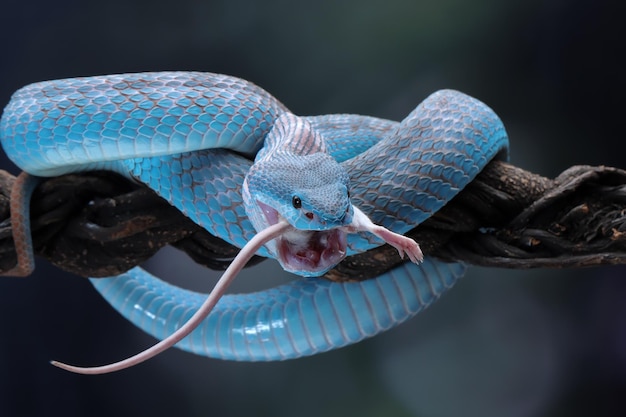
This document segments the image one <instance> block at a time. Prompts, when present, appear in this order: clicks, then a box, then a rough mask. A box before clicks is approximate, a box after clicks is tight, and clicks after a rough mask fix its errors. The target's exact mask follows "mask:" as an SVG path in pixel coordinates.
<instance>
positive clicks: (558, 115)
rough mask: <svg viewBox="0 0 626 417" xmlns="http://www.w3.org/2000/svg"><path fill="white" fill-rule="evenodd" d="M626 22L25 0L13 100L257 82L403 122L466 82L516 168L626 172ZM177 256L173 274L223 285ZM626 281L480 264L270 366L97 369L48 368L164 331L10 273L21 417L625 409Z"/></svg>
mask: <svg viewBox="0 0 626 417" xmlns="http://www.w3.org/2000/svg"><path fill="white" fill-rule="evenodd" d="M623 18H624V8H623V6H621V5H620V4H619V2H615V1H608V0H599V1H595V0H574V1H558V0H550V1H537V0H530V1H528V0H526V1H517V0H516V1H497V0H482V1H473V2H468V1H462V0H439V1H437V2H432V1H423V0H421V1H401V0H387V1H382V2H376V1H368V0H361V1H335V2H333V1H328V0H321V1H317V2H313V1H309V2H300V1H284V0H283V1H264V2H261V1H254V0H229V1H226V0H221V1H210V0H205V1H195V0H178V1H171V2H170V1H160V0H150V1H148V0H125V1H122V0H109V1H107V2H104V1H103V2H93V1H80V0H57V1H53V2H52V1H43V0H4V2H3V6H2V11H1V12H0V35H1V36H2V40H3V42H2V43H3V48H2V53H1V55H0V56H1V57H2V58H1V63H0V106H4V105H5V104H6V103H7V102H8V100H9V97H10V95H11V94H12V92H13V91H15V90H16V89H18V88H19V87H21V86H23V85H25V84H28V83H31V82H35V81H41V80H47V79H54V78H66V77H74V76H85V75H95V74H108V73H122V72H137V71H157V70H199V71H210V72H220V73H226V74H231V75H235V76H239V77H242V78H246V79H248V80H250V81H253V82H255V83H256V84H259V85H260V86H262V87H263V88H265V89H266V90H268V91H269V92H271V93H272V94H274V95H275V96H276V97H277V98H279V99H280V100H281V101H282V102H283V103H285V104H286V105H287V106H288V107H289V108H290V109H291V110H292V111H293V112H295V113H297V114H324V113H362V114H368V115H373V116H378V117H385V118H390V119H395V120H399V119H402V118H403V117H404V116H405V115H406V114H408V113H409V112H410V111H411V110H412V109H413V108H414V107H415V106H416V105H417V104H418V103H419V102H420V101H421V100H422V99H423V98H424V97H425V96H427V95H428V94H430V93H431V92H433V91H435V90H437V89H440V88H455V89H458V90H461V91H464V92H466V93H468V94H470V95H473V96H475V97H477V98H479V99H481V100H482V101H484V102H486V103H487V104H488V105H489V106H491V107H492V108H493V109H494V110H495V111H496V112H497V113H498V114H499V116H500V117H501V118H502V120H503V121H504V124H505V126H506V127H507V130H508V132H509V136H510V139H511V161H512V162H513V163H514V164H516V165H519V166H521V167H524V168H526V169H528V170H531V171H535V172H537V173H540V174H543V175H546V176H554V175H557V174H558V173H559V172H561V171H562V170H564V169H566V168H567V167H569V166H571V165H575V164H591V165H599V164H605V165H612V166H617V167H622V168H623V167H624V165H625V164H624V162H625V157H624V151H625V148H626V145H625V141H624V133H623V130H622V125H623V121H624V111H625V110H626V108H625V107H626V106H625V105H624V101H623V98H622V96H623V95H624V94H625V93H626V85H625V82H624V77H623V74H622V72H623V69H622V64H621V62H622V60H623V58H624V52H625V50H624V40H625V39H626V37H625V36H624V35H625V31H624V29H622V26H623ZM0 166H2V167H3V168H5V169H8V170H10V171H12V172H17V171H16V168H15V167H14V166H13V165H11V164H10V162H8V161H7V160H6V158H4V156H2V157H0ZM163 255H164V256H160V257H159V259H157V260H155V261H154V262H152V263H151V268H152V270H153V271H156V272H157V273H159V274H164V275H167V274H168V271H167V270H168V269H169V270H170V272H169V274H170V275H176V276H177V277H184V278H186V279H187V280H186V282H187V284H188V286H189V287H194V286H196V287H203V288H208V287H210V284H211V283H212V282H213V281H210V280H208V278H207V277H208V276H209V274H208V273H206V272H204V271H199V269H198V268H197V267H194V266H189V264H188V263H186V262H185V260H184V259H181V257H180V256H178V255H177V254H175V253H172V251H168V253H167V254H163ZM165 255H167V259H166V258H165ZM266 268H270V269H271V268H274V269H273V270H275V267H272V266H269V267H266ZM263 271H266V272H263V273H259V272H258V271H257V272H256V273H254V274H252V275H254V276H255V278H256V280H257V281H260V280H262V277H259V275H264V274H269V273H270V272H267V269H265V270H263ZM624 275H626V268H624V267H606V268H594V269H585V270H577V271H574V270H531V271H508V270H502V269H492V270H489V269H483V268H471V270H470V272H469V274H468V275H467V277H466V278H465V279H463V280H462V281H461V282H460V283H459V284H457V286H456V287H455V288H454V289H453V290H452V291H451V292H450V293H448V294H447V295H445V296H444V297H443V298H442V299H441V300H440V301H439V302H438V303H436V304H435V305H434V306H433V307H431V308H430V309H429V310H427V311H426V312H424V313H422V314H420V315H419V316H418V317H416V318H415V319H413V320H411V321H410V322H409V323H407V324H404V325H402V326H400V327H399V328H397V329H394V330H392V331H389V332H388V333H386V334H384V335H381V336H378V337H375V338H374V339H372V340H368V341H366V342H363V343H361V344H358V345H356V346H352V347H348V348H344V349H341V350H338V351H335V352H330V353H326V354H322V355H318V356H315V357H311V358H304V359H299V360H294V361H288V362H283V363H260V364H259V363H253V364H250V363H232V362H222V361H218V360H213V359H207V358H203V357H196V356H193V355H191V354H188V353H185V352H181V351H178V350H171V351H168V352H166V353H165V354H162V355H161V356H159V357H158V358H156V359H154V360H152V361H150V362H148V363H146V364H143V365H140V366H138V367H136V368H133V369H131V370H128V371H124V372H121V373H117V374H112V375H105V376H98V377H85V376H78V375H72V374H68V373H65V372H63V371H61V370H58V369H56V368H53V367H52V366H50V365H49V364H48V361H49V360H50V359H59V360H64V361H69V362H71V363H77V364H93V365H95V364H99V363H106V362H110V361H114V360H117V359H121V358H123V357H126V356H128V355H130V354H132V353H135V352H137V351H138V350H140V349H143V348H144V347H146V346H148V345H150V344H152V343H153V340H152V339H151V338H150V337H148V336H146V335H144V334H143V333H141V332H140V331H139V330H137V329H135V328H134V327H133V326H132V325H130V324H128V323H126V322H125V321H124V320H123V319H122V318H121V317H119V316H118V315H117V313H115V312H114V311H113V310H112V309H110V308H109V306H108V305H106V304H105V302H104V301H102V300H101V299H100V297H99V296H98V294H97V293H96V292H95V291H94V290H93V289H92V288H91V286H90V284H89V283H88V282H87V281H86V280H83V279H81V278H78V277H75V276H71V275H68V274H63V273H61V272H60V271H58V270H56V269H55V268H53V267H51V266H49V265H47V264H45V263H44V262H40V263H39V264H38V269H37V271H36V273H35V275H34V276H32V277H30V278H27V279H12V278H2V279H0V332H1V334H2V335H1V336H0V337H1V339H0V416H7V417H9V416H48V415H50V416H64V417H73V416H134V415H142V416H143V415H152V416H170V415H175V416H208V415H211V416H243V415H249V416H273V417H279V416H302V417H306V416H328V417H330V416H346V415H349V416H353V415H354V416H360V417H369V416H385V417H394V416H398V417H404V416H420V417H422V416H423V417H447V416H481V417H490V416H519V417H526V416H591V415H593V416H610V415H624V414H623V413H624V412H625V410H626V303H624V300H625V299H626V280H625V279H624V278H625V277H624ZM246 279H248V280H249V279H250V278H249V277H248V278H242V279H241V280H240V281H244V282H243V283H242V282H240V283H238V284H239V285H240V287H239V288H243V287H244V286H245V285H246V283H245V281H246ZM200 281H203V282H200ZM255 285H257V286H262V285H263V284H258V283H255ZM266 285H267V284H266Z"/></svg>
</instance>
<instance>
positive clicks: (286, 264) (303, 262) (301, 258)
mask: <svg viewBox="0 0 626 417" xmlns="http://www.w3.org/2000/svg"><path fill="white" fill-rule="evenodd" d="M257 203H258V204H259V207H261V209H262V211H263V214H264V215H265V219H266V220H267V222H268V223H269V225H273V224H275V223H277V222H278V221H279V220H280V218H281V216H280V214H279V213H278V211H276V210H275V209H273V208H272V207H270V206H268V205H267V204H263V203H261V202H257ZM346 236H347V233H346V231H345V230H343V228H334V229H328V230H301V229H295V228H292V229H290V230H288V231H286V232H285V233H283V234H282V235H281V236H279V237H277V238H276V239H275V244H276V251H275V252H276V257H277V259H278V261H279V262H280V264H281V266H282V267H283V269H285V270H286V271H289V272H293V273H296V274H299V275H307V276H315V275H321V274H323V273H324V272H326V271H328V270H329V269H331V268H332V267H334V266H335V265H337V264H338V263H339V262H341V261H342V260H343V258H345V257H346V252H347V249H346V248H347V238H346Z"/></svg>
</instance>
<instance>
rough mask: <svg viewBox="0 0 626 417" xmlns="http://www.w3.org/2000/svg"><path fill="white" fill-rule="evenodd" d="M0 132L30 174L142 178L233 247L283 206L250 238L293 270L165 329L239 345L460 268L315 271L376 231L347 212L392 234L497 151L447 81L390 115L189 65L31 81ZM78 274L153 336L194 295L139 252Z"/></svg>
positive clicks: (378, 323) (278, 338)
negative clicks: (309, 105) (311, 107)
mask: <svg viewBox="0 0 626 417" xmlns="http://www.w3.org/2000/svg"><path fill="white" fill-rule="evenodd" d="M293 137H297V138H299V140H297V141H296V140H293V139H290V138H293ZM0 141H1V143H2V146H3V148H4V150H5V152H6V153H7V155H8V156H9V158H10V159H11V160H12V161H13V162H14V163H15V164H16V165H18V166H19V167H20V168H21V169H22V170H24V171H26V172H28V173H30V174H32V175H34V176H42V177H48V176H56V175H62V174H66V173H70V172H78V171H85V170H102V169H106V170H112V171H115V172H118V173H120V174H122V175H124V176H126V177H128V178H131V179H133V180H135V181H139V182H142V183H144V184H146V185H147V186H149V187H150V188H152V189H153V190H154V191H156V192H157V193H158V194H159V195H160V196H161V197H163V198H164V199H166V200H167V201H169V202H170V203H171V204H172V205H174V206H175V207H177V208H178V209H179V210H181V211H182V212H183V213H184V214H185V215H187V216H188V217H189V218H191V219H192V220H193V221H195V222H196V223H198V224H199V225H201V226H202V227H204V228H205V229H206V230H208V231H209V232H210V233H212V234H214V235H216V236H218V237H220V238H222V239H224V240H225V241H227V242H229V243H232V244H234V245H236V246H239V247H242V246H244V245H245V244H246V242H248V241H249V240H250V239H251V238H252V237H253V236H254V235H255V233H256V232H257V230H258V229H259V228H263V227H265V226H267V224H269V223H272V222H276V219H277V218H281V219H285V220H287V221H288V222H289V223H290V224H291V225H292V226H293V229H292V232H290V233H291V234H290V235H288V236H286V237H284V239H283V240H280V239H276V240H274V241H272V243H271V244H267V245H266V246H265V247H263V248H261V249H260V250H259V254H260V255H263V256H267V257H272V258H276V259H278V261H279V262H280V263H281V266H282V267H283V268H284V269H286V270H288V271H292V272H294V273H296V274H298V275H302V276H303V277H301V278H298V279H294V280H293V281H291V282H290V283H288V284H285V285H281V286H278V287H275V288H272V289H268V290H265V291H261V292H257V293H251V294H238V295H225V296H224V297H222V299H221V300H220V301H219V302H218V303H217V305H216V306H215V309H214V310H213V312H212V313H211V314H210V315H209V316H208V317H207V318H206V319H205V320H204V321H203V322H202V324H201V325H200V326H199V327H198V328H197V329H196V330H194V331H193V332H192V333H191V334H190V335H189V336H188V337H186V338H184V339H183V340H182V341H180V342H179V343H178V344H177V347H179V348H182V349H185V350H188V351H191V352H194V353H197V354H202V355H206V356H210V357H216V358H223V359H231V360H240V361H259V360H261V361H267V360H282V359H289V358H296V357H301V356H305V355H312V354H315V353H319V352H323V351H327V350H331V349H334V348H337V347H341V346H346V345H348V344H351V343H355V342H357V341H360V340H362V339H364V338H366V337H370V336H373V335H375V334H377V333H379V332H382V331H384V330H387V329H389V328H391V327H393V326H395V325H397V324H399V323H401V322H403V321H405V320H406V319H408V318H410V317H412V316H414V315H415V314H417V313H418V312H419V311H421V310H423V309H424V308H426V307H427V306H429V305H430V304H431V303H432V302H433V301H435V300H436V299H437V298H438V297H439V296H440V295H441V294H442V293H443V292H445V291H446V290H447V289H448V288H450V287H451V286H452V285H453V284H454V283H455V282H456V280H457V279H459V278H460V277H461V276H462V275H463V274H464V272H465V266H464V265H463V264H460V263H444V262H441V261H439V260H436V259H431V258H428V257H427V258H426V259H424V260H423V262H422V263H420V264H416V263H405V264H402V265H401V266H398V267H396V268H395V269H393V270H391V271H389V272H387V273H385V274H383V275H381V276H379V277H377V278H375V279H371V280H366V281H363V282H349V283H337V282H331V281H328V280H325V279H322V278H318V277H317V276H319V275H321V274H323V273H325V272H326V271H328V269H330V268H332V267H333V266H334V265H335V264H336V263H337V262H339V261H340V260H341V259H343V257H344V256H350V255H352V254H355V253H359V252H363V251H366V250H368V249H371V248H374V247H376V246H379V245H380V244H382V243H383V240H381V238H380V237H381V236H380V235H378V236H377V235H375V234H372V233H367V232H366V230H370V229H367V228H366V229H363V228H358V227H357V228H354V227H353V228H352V229H350V227H351V226H350V225H353V224H355V223H354V222H356V220H355V219H359V218H360V219H363V218H365V219H371V221H372V222H374V223H376V224H377V225H381V226H382V227H384V228H385V229H389V230H391V231H393V232H395V233H397V234H404V233H406V232H408V231H409V230H411V229H412V228H414V227H415V226H417V225H419V224H420V223H421V222H423V221H424V220H425V219H427V218H428V217H430V216H431V215H432V214H433V213H435V212H436V211H437V210H439V209H440V208H441V207H442V206H443V205H445V204H446V203H447V202H448V201H450V199H451V198H453V197H454V196H455V195H456V194H457V193H458V192H459V191H460V190H462V189H463V188H464V187H465V186H466V185H467V184H468V183H469V182H470V181H472V179H473V178H475V176H476V175H477V174H478V173H479V172H480V171H481V170H482V169H483V168H484V166H485V165H486V164H487V163H488V162H489V161H490V160H492V159H494V158H506V154H507V151H508V138H507V134H506V131H505V129H504V126H503V124H502V122H501V121H500V119H499V118H498V116H497V115H496V114H495V113H494V112H493V111H492V110H491V109H490V108H489V107H487V106H486V105H485V104H483V103H482V102H480V101H478V100H476V99H474V98H472V97H469V96H467V95H465V94H463V93H460V92H458V91H452V90H442V91H438V92H436V93H434V94H432V95H431V96H429V97H428V98H427V99H426V100H424V101H423V102H422V103H421V104H420V105H419V106H418V107H417V108H416V109H415V110H414V111H412V112H411V113H410V114H409V115H408V116H407V117H406V118H405V119H404V120H403V121H402V122H399V123H398V122H392V121H388V120H383V119H378V118H374V117H367V116H359V115H327V116H312V117H299V116H295V115H293V114H292V113H291V112H289V110H288V109H287V108H286V107H285V106H284V105H283V104H282V103H280V102H279V101H278V100H277V99H275V98H274V97H273V96H272V95H270V94H269V93H267V92H266V91H264V90H263V89H261V88H260V87H258V86H256V85H254V84H252V83H250V82H248V81H245V80H242V79H239V78H235V77H231V76H226V75H219V74H211V73H196V72H160V73H138V74H121V75H107V76H97V77H86V78H71V79H64V80H56V81H47V82H41V83H36V84H31V85H29V86H26V87H24V88H22V89H20V90H18V91H17V92H16V93H15V94H14V95H13V97H12V98H11V101H10V102H9V103H8V105H7V106H6V108H5V109H4V112H3V115H2V118H1V119H0ZM255 157H256V160H255V162H254V163H253V162H252V159H253V158H255ZM344 232H345V233H344ZM383 238H384V236H383ZM407 253H408V252H407ZM413 260H415V259H413ZM91 281H92V283H93V285H94V287H95V288H96V289H97V290H98V291H99V292H100V293H101V294H102V296H103V297H104V298H105V299H107V301H108V302H109V303H110V304H111V305H112V306H113V307H114V308H115V309H117V310H118V311H119V312H120V313H121V314H122V315H124V316H125V317H126V318H127V319H129V320H130V321H132V322H133V323H134V324H136V325H137V326H138V327H140V328H141V329H143V330H144V331H146V332H147V333H149V334H151V335H153V336H155V337H156V338H159V339H162V338H164V337H167V336H168V335H169V334H171V333H173V332H174V331H175V330H176V329H178V328H179V327H180V326H182V324H183V323H185V322H186V321H187V320H188V318H189V317H190V316H191V315H192V314H193V313H194V312H195V311H196V310H198V308H199V306H200V305H201V304H202V303H203V301H204V299H205V298H206V295H204V294H199V293H195V292H192V291H188V290H185V289H182V288H178V287H175V286H173V285H171V284H168V283H166V282H164V281H162V280H160V279H158V278H157V277H154V276H153V275H151V274H149V273H148V272H146V271H145V270H143V269H141V268H139V267H136V268H133V269H131V270H130V271H128V272H126V273H124V274H121V275H119V276H115V277H111V278H99V279H92V280H91Z"/></svg>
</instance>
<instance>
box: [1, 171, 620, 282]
mask: <svg viewBox="0 0 626 417" xmlns="http://www.w3.org/2000/svg"><path fill="white" fill-rule="evenodd" d="M13 179H14V178H13V177H12V176H11V175H10V174H8V173H6V172H4V171H0V219H1V221H0V271H5V270H8V269H10V268H11V267H12V266H13V265H14V264H15V252H14V250H13V240H12V235H11V227H10V213H9V208H8V203H9V199H8V195H9V190H10V187H11V184H12V181H13ZM31 219H32V233H33V242H34V247H35V253H36V254H37V255H39V256H43V257H45V258H47V259H48V260H50V262H52V263H53V264H55V265H56V266H58V267H59V268H61V269H63V270H66V271H70V272H73V273H76V274H79V275H82V276H92V277H100V276H110V275H115V274H119V273H122V272H124V271H126V270H128V269H130V268H132V267H133V266H135V265H137V264H139V263H141V262H143V261H144V260H146V259H148V258H149V257H150V256H152V255H153V254H154V253H156V251H158V250H159V249H160V248H161V247H163V246H165V245H168V244H170V245H173V246H176V247H178V248H179V249H182V250H184V251H185V252H187V253H188V254H189V255H190V256H191V257H192V258H193V259H194V260H195V261H196V262H198V263H201V264H203V265H206V266H208V267H210V268H212V269H225V268H226V267H227V266H228V264H229V263H230V260H231V259H233V258H234V257H235V255H236V254H237V252H238V249H237V248H236V247H234V246H232V245H230V244H228V243H226V242H224V241H223V240H221V239H219V238H217V237H214V236H212V235H211V234H209V233H208V232H207V231H205V230H204V229H202V228H201V227H199V226H198V225H196V224H195V223H193V222H192V221H191V220H189V219H188V218H186V217H185V216H184V215H182V213H180V212H179V211H178V210H176V209H175V208H173V207H172V206H170V205H169V204H168V203H167V202H166V201H165V200H163V199H161V198H160V197H158V196H157V195H156V194H155V193H154V192H152V191H151V190H149V189H148V188H146V187H143V186H141V185H136V184H133V183H131V182H130V181H127V180H126V179H124V178H122V177H119V176H117V175H115V174H112V173H107V172H88V173H82V174H71V175H65V176H61V177H56V178H50V179H47V180H45V181H44V182H42V184H41V185H40V186H39V187H38V188H37V190H36V191H35V193H34V195H33V199H32V203H31ZM409 235H410V236H411V237H413V238H414V239H415V240H416V241H418V242H419V243H420V245H421V247H422V250H423V251H424V253H425V254H427V255H430V256H435V257H438V258H440V259H443V260H449V261H455V260H459V261H464V262H468V263H470V264H475V265H483V266H494V267H504V268H537V267H583V266H592V265H606V264H621V263H626V171H624V170H621V169H617V168H610V167H602V166H600V167H591V166H575V167H572V168H570V169H568V170H566V171H564V172H563V173H562V174H561V175H559V176H558V177H557V178H555V179H548V178H544V177H541V176H539V175H536V174H533V173H530V172H528V171H524V170H522V169H520V168H517V167H515V166H513V165H510V164H507V163H503V162H498V161H494V162H492V163H490V164H489V165H487V167H486V168H485V169H484V170H483V171H482V172H481V173H480V174H479V175H478V177H477V178H476V179H475V180H474V181H473V182H472V183H470V184H469V185H468V186H467V187H466V188H465V189H464V190H463V191H461V192H460V193H459V195H458V196H457V197H455V198H454V199H453V200H452V201H450V202H449V203H448V204H447V205H446V206H445V207H443V208H442V209H441V210H440V211H439V212H437V213H436V214H435V215H433V216H432V217H431V218H429V219H428V220H427V221H425V222H424V223H422V224H421V225H420V226H418V227H416V228H415V229H413V230H412V231H411V232H410V233H409ZM260 260H261V259H260V258H255V261H254V262H258V261H260ZM400 262H402V260H400V259H399V256H398V254H397V252H396V250H395V249H393V248H391V247H389V246H383V247H380V248H377V249H374V250H371V251H369V252H367V253H365V254H361V255H356V256H352V257H350V258H348V259H346V260H344V261H343V262H342V263H341V264H340V265H338V266H337V267H336V268H335V269H334V270H332V271H330V272H329V273H328V274H327V278H329V279H332V280H336V281H350V280H362V279H368V278H371V277H375V276H377V275H379V274H380V273H382V272H384V271H386V270H388V269H390V268H392V267H393V266H395V265H397V264H398V263H400Z"/></svg>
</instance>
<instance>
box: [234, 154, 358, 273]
mask: <svg viewBox="0 0 626 417" xmlns="http://www.w3.org/2000/svg"><path fill="white" fill-rule="evenodd" d="M348 188H349V177H348V174H347V173H346V171H345V170H344V169H343V167H342V166H341V165H339V163H337V162H336V161H335V160H334V159H333V158H332V157H330V156H329V155H328V154H326V153H324V152H317V153H313V154H310V155H293V154H278V155H275V156H274V157H272V158H266V159H263V160H260V161H257V162H256V163H255V164H254V165H253V166H252V168H251V169H250V171H249V172H248V175H247V176H246V180H245V182H244V190H243V198H244V203H245V209H246V213H247V215H248V218H249V219H250V221H251V222H252V224H253V226H254V228H255V229H256V230H257V231H260V230H263V229H265V228H266V227H268V226H270V225H272V224H275V223H277V222H278V221H280V220H283V219H284V220H286V221H287V222H289V224H291V225H292V226H293V229H291V230H289V231H288V232H286V233H284V234H283V235H282V236H280V237H278V238H277V239H274V240H273V241H271V242H269V243H268V244H267V245H266V246H267V247H268V249H269V250H270V252H271V253H272V255H274V256H275V257H276V259H277V260H278V261H279V262H280V264H281V266H282V267H283V269H285V270H286V271H289V272H293V273H296V274H299V275H304V276H318V275H321V274H323V273H325V272H326V271H328V270H329V269H331V268H332V267H334V266H335V265H336V264H338V263H339V262H340V261H341V260H342V259H343V258H344V257H345V256H346V246H347V243H346V231H345V230H344V229H345V226H347V225H349V224H350V223H351V222H352V215H353V207H352V204H351V203H350V197H349V194H348Z"/></svg>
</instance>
